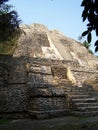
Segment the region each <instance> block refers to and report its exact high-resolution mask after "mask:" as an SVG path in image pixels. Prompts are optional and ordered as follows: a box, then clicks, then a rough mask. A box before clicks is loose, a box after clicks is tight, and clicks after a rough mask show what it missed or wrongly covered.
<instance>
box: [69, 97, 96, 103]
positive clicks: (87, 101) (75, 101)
mask: <svg viewBox="0 0 98 130" xmlns="http://www.w3.org/2000/svg"><path fill="white" fill-rule="evenodd" d="M72 101H73V102H74V103H79V102H81V103H84V102H85V103H91V102H97V99H96V98H94V97H93V98H84V99H72Z"/></svg>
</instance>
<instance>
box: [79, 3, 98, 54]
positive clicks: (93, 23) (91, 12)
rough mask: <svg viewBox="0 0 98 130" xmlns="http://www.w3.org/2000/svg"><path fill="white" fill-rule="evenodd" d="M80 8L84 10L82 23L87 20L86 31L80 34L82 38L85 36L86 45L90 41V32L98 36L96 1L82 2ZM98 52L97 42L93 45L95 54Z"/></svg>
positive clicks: (97, 5) (97, 6)
mask: <svg viewBox="0 0 98 130" xmlns="http://www.w3.org/2000/svg"><path fill="white" fill-rule="evenodd" d="M81 6H82V7H84V10H83V12H82V18H83V22H84V21H86V20H88V24H87V30H86V31H84V32H83V33H82V36H86V35H87V41H88V43H90V42H91V40H92V34H91V32H92V31H95V32H96V36H98V0H83V1H82V4H81ZM97 51H98V42H97V43H96V44H95V52H97Z"/></svg>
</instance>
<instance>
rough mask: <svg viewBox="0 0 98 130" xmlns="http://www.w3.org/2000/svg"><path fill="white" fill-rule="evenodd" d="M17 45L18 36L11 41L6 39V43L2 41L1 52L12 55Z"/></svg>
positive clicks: (0, 44)
mask: <svg viewBox="0 0 98 130" xmlns="http://www.w3.org/2000/svg"><path fill="white" fill-rule="evenodd" d="M16 46H17V38H15V39H12V40H10V41H6V43H0V54H7V55H12V54H13V53H14V50H15V48H16Z"/></svg>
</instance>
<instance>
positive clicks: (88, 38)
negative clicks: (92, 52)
mask: <svg viewBox="0 0 98 130" xmlns="http://www.w3.org/2000/svg"><path fill="white" fill-rule="evenodd" d="M91 40H92V35H91V32H90V33H89V34H88V36H87V41H88V43H90V42H91Z"/></svg>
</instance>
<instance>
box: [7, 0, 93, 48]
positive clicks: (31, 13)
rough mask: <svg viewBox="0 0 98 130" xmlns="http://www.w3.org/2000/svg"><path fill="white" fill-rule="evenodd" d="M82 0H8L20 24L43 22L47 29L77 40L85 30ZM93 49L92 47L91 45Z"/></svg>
mask: <svg viewBox="0 0 98 130" xmlns="http://www.w3.org/2000/svg"><path fill="white" fill-rule="evenodd" d="M81 2H82V0H9V2H8V3H9V4H12V5H13V6H15V10H16V11H17V12H18V14H19V18H20V19H21V20H22V24H27V25H31V24H33V23H40V24H44V25H45V26H46V27H48V29H50V30H51V29H57V30H59V31H60V32H62V33H63V34H64V35H65V36H67V37H70V38H73V39H75V40H78V37H79V36H80V35H81V34H82V32H83V31H85V30H86V23H83V22H82V17H81V14H82V11H83V8H82V7H81V6H80V5H81ZM91 49H92V50H94V47H93V46H91Z"/></svg>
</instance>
